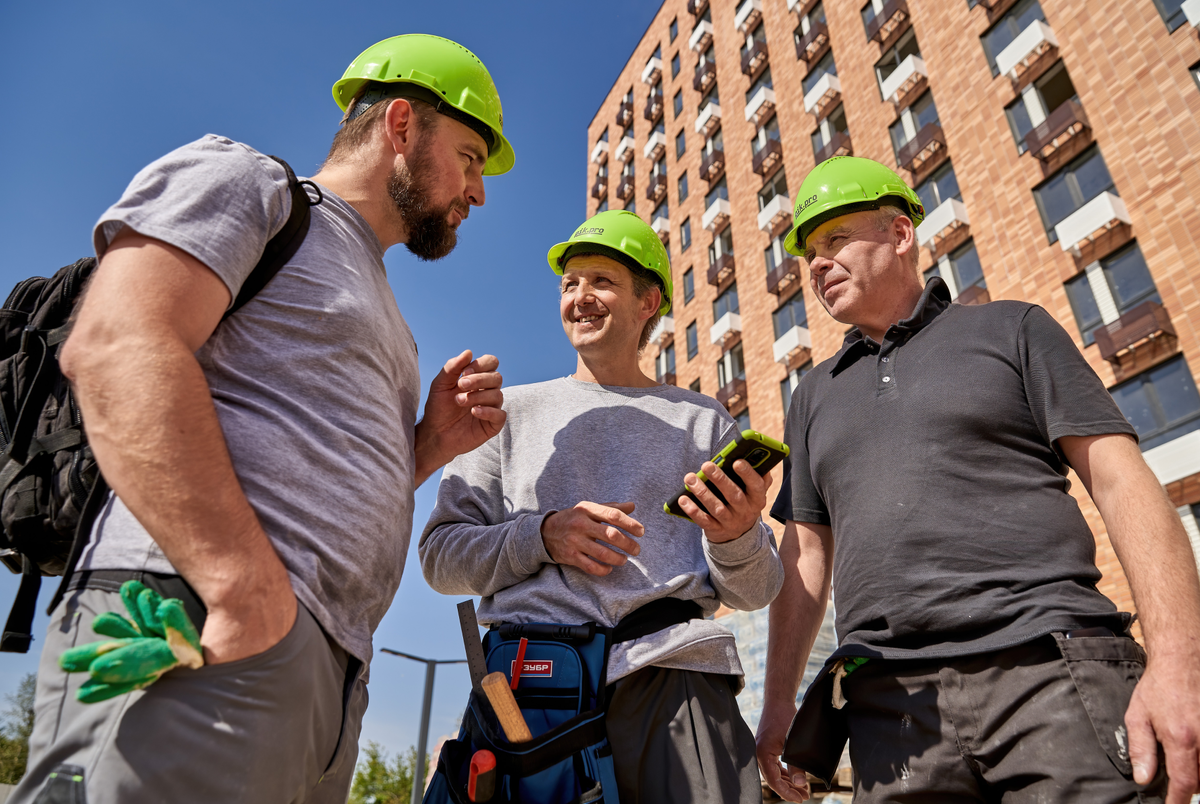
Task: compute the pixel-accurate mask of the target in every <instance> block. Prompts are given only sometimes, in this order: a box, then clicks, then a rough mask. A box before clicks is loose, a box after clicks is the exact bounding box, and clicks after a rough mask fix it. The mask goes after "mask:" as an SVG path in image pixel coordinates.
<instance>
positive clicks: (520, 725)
mask: <svg viewBox="0 0 1200 804" xmlns="http://www.w3.org/2000/svg"><path fill="white" fill-rule="evenodd" d="M482 686H483V692H484V694H485V695H487V698H488V701H489V702H490V703H491V704H492V709H493V710H494V711H495V713H496V719H497V720H499V721H500V728H502V729H504V736H505V737H507V738H508V741H509V742H510V743H525V742H529V741H530V740H532V739H533V735H532V734H531V733H530V732H529V726H528V725H527V724H526V723H525V718H524V716H522V715H521V708H520V707H519V706H517V699H516V698H514V697H513V694H512V689H511V688H510V687H509V685H508V677H507V676H505V675H504V674H503V673H489V674H488V675H486V676H484V678H483V685H482Z"/></svg>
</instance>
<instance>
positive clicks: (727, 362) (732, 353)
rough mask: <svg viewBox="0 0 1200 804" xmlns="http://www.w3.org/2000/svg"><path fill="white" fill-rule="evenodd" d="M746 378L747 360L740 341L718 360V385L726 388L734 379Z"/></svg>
mask: <svg viewBox="0 0 1200 804" xmlns="http://www.w3.org/2000/svg"><path fill="white" fill-rule="evenodd" d="M744 379H746V362H745V360H743V359H742V344H741V343H738V344H737V345H736V346H734V347H733V348H732V349H730V350H729V351H728V352H726V353H725V354H723V355H721V359H720V360H718V361H717V387H718V388H724V387H725V386H726V385H729V383H731V382H733V381H734V380H744Z"/></svg>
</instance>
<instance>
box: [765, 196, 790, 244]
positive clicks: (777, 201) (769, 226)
mask: <svg viewBox="0 0 1200 804" xmlns="http://www.w3.org/2000/svg"><path fill="white" fill-rule="evenodd" d="M791 216H792V202H791V200H790V199H789V198H788V197H787V196H786V195H777V196H775V197H774V198H772V199H771V200H770V201H768V202H767V203H766V204H764V205H763V208H762V209H760V210H759V211H758V228H759V229H761V230H762V231H764V232H766V233H767V234H770V233H771V232H772V231H774V229H775V227H776V226H778V225H779V223H780V221H781V220H784V219H786V218H790V217H791Z"/></svg>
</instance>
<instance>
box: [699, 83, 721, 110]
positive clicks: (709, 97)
mask: <svg viewBox="0 0 1200 804" xmlns="http://www.w3.org/2000/svg"><path fill="white" fill-rule="evenodd" d="M710 103H712V104H715V105H717V106H720V105H721V94H720V93H719V92H717V85H716V84H713V85H712V87H710V88H709V90H708V92H705V93H704V96H703V97H702V98H700V106H698V107H697V108H698V109H700V111H704V107H705V106H707V105H708V104H710Z"/></svg>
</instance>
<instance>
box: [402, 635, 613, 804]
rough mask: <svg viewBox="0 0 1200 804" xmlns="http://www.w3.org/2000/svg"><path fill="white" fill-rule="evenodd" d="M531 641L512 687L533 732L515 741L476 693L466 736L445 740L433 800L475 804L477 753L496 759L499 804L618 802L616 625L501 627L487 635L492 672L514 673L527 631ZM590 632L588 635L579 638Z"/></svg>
mask: <svg viewBox="0 0 1200 804" xmlns="http://www.w3.org/2000/svg"><path fill="white" fill-rule="evenodd" d="M522 636H524V637H525V638H527V639H528V640H529V641H528V644H527V646H526V650H525V658H524V660H523V663H522V672H521V677H520V680H519V682H518V685H517V689H516V690H514V691H513V694H514V696H515V697H516V700H517V705H518V706H519V707H520V708H521V714H522V715H523V716H524V718H525V722H526V724H527V725H528V726H529V731H530V733H531V734H532V735H533V739H532V740H531V741H529V742H525V743H510V742H508V740H507V739H505V737H504V732H503V730H502V729H501V727H500V724H499V722H497V720H496V718H495V715H494V714H493V713H492V709H491V706H490V704H489V703H488V701H487V698H486V696H484V695H482V694H481V693H478V692H476V691H472V692H471V696H470V699H469V701H468V704H467V710H466V713H465V714H464V715H463V723H462V729H461V730H460V732H459V735H458V739H456V740H448V741H446V742H445V743H444V744H443V745H442V751H441V755H440V756H439V757H438V764H437V771H436V773H435V774H434V777H433V779H432V781H431V782H430V785H429V788H428V790H427V791H426V793H425V799H424V801H425V804H447V802H454V804H469V802H470V801H471V799H470V798H469V797H468V783H469V776H470V764H471V757H472V756H474V754H475V752H477V751H480V750H484V749H486V750H488V751H491V752H492V754H493V755H494V756H495V758H496V768H495V783H494V786H493V792H492V795H491V796H490V797H489V798H487V799H482V798H478V797H477V798H476V801H489V802H494V803H495V804H510V802H528V803H529V804H575V802H579V804H598V803H599V802H604V804H618V799H617V782H616V776H615V775H614V772H613V761H612V749H611V748H610V747H609V744H608V730H607V727H606V725H605V710H606V708H607V703H608V702H607V698H606V693H605V670H606V667H607V664H608V650H609V645H610V642H611V639H612V631H611V629H607V628H602V627H599V626H597V625H595V624H594V623H589V624H588V625H586V626H570V627H564V626H560V625H549V624H523V625H503V626H500V627H498V628H496V627H494V628H492V629H491V630H490V631H488V633H487V634H486V635H485V636H484V639H483V649H484V654H485V655H486V656H487V666H488V672H496V671H500V672H503V673H504V675H505V676H507V677H508V678H510V679H511V678H512V676H513V671H514V670H515V669H516V659H517V648H518V645H519V643H520V638H521V637H522ZM584 636H586V637H587V638H581V637H584Z"/></svg>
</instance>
